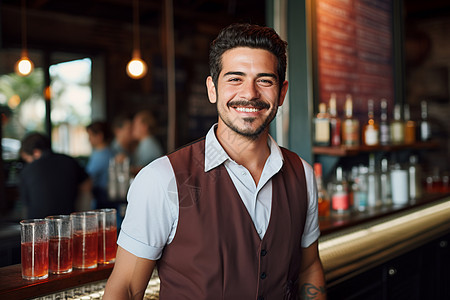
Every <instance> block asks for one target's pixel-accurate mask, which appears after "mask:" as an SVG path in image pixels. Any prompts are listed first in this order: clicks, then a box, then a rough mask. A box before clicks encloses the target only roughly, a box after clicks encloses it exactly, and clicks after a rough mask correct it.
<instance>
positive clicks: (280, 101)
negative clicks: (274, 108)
mask: <svg viewBox="0 0 450 300" xmlns="http://www.w3.org/2000/svg"><path fill="white" fill-rule="evenodd" d="M288 86H289V83H288V81H287V80H285V81H284V82H283V86H282V87H281V91H280V98H279V99H278V106H281V105H283V102H284V99H285V97H286V94H287V91H288Z"/></svg>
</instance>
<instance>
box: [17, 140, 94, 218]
mask: <svg viewBox="0 0 450 300" xmlns="http://www.w3.org/2000/svg"><path fill="white" fill-rule="evenodd" d="M20 154H21V156H22V159H23V160H24V161H26V162H27V163H28V164H27V165H26V166H25V167H24V168H23V170H22V171H21V173H20V197H21V199H22V201H23V203H24V204H25V205H26V206H27V211H28V213H27V215H28V218H45V217H47V216H49V215H57V214H70V213H71V212H74V211H75V210H84V209H89V201H90V198H91V193H90V191H91V187H92V183H91V180H90V179H89V176H88V175H87V174H86V172H85V171H84V169H83V168H82V167H81V166H80V164H78V162H77V161H76V160H75V159H74V158H72V157H70V156H67V155H64V154H57V153H53V151H52V150H51V146H50V139H49V138H48V137H47V136H45V135H43V134H41V133H30V134H28V135H27V136H26V137H25V138H24V139H23V141H22V147H21V149H20Z"/></svg>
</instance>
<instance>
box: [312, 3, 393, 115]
mask: <svg viewBox="0 0 450 300" xmlns="http://www.w3.org/2000/svg"><path fill="white" fill-rule="evenodd" d="M314 3H315V7H314V8H315V20H316V22H315V26H316V31H315V33H316V35H315V41H316V55H317V61H316V63H317V69H316V70H317V79H318V84H317V89H318V95H319V101H318V102H319V103H320V102H324V103H328V100H329V98H330V95H331V93H336V95H337V105H338V111H339V112H342V110H343V106H344V101H345V97H346V95H347V94H351V95H352V97H353V109H354V112H355V113H356V114H358V113H362V112H367V100H368V99H373V100H374V102H375V109H376V110H378V109H379V104H380V100H381V99H382V98H385V99H387V100H388V105H389V106H390V107H392V103H393V100H394V99H393V97H394V78H393V73H394V60H393V25H392V1H391V0H316V1H314Z"/></svg>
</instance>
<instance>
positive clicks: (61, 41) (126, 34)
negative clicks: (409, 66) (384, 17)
mask: <svg viewBox="0 0 450 300" xmlns="http://www.w3.org/2000/svg"><path fill="white" fill-rule="evenodd" d="M172 1H173V19H174V28H175V32H176V36H175V39H176V41H178V40H177V39H183V38H191V37H192V36H194V33H195V34H196V35H197V36H198V34H200V35H203V36H208V37H209V36H214V35H215V34H217V32H218V30H220V28H222V27H224V26H226V25H227V24H229V23H231V22H252V23H257V24H263V23H264V22H265V3H266V1H264V0H172ZM393 1H397V0H393ZM21 2H22V1H20V0H0V22H1V23H0V26H1V27H0V47H4V48H20V46H21V40H20V33H21V26H20V6H21ZM26 3H27V22H28V26H27V28H28V34H27V36H28V38H27V40H28V48H30V49H32V48H35V49H51V50H52V51H55V50H62V51H68V50H76V51H83V52H94V53H95V52H104V51H118V52H122V51H124V52H125V51H127V52H129V51H130V45H131V43H132V29H133V26H132V16H133V0H26ZM164 4H165V1H164V0H139V8H140V14H139V15H140V25H141V35H140V36H141V45H142V47H146V48H149V49H150V48H152V47H153V49H156V48H158V47H161V46H160V45H163V44H164V41H163V39H164V36H165V34H164V27H163V22H164ZM404 7H405V17H406V19H407V20H411V21H412V22H414V19H418V18H429V17H434V16H443V15H444V16H450V1H449V0H427V1H424V0H404Z"/></svg>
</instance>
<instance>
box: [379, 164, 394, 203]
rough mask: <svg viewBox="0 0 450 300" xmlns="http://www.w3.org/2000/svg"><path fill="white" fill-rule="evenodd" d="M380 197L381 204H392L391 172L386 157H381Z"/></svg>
mask: <svg viewBox="0 0 450 300" xmlns="http://www.w3.org/2000/svg"><path fill="white" fill-rule="evenodd" d="M380 198H381V202H382V204H383V205H391V204H392V190H391V174H390V172H389V162H388V160H387V158H386V157H384V158H383V159H381V172H380Z"/></svg>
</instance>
